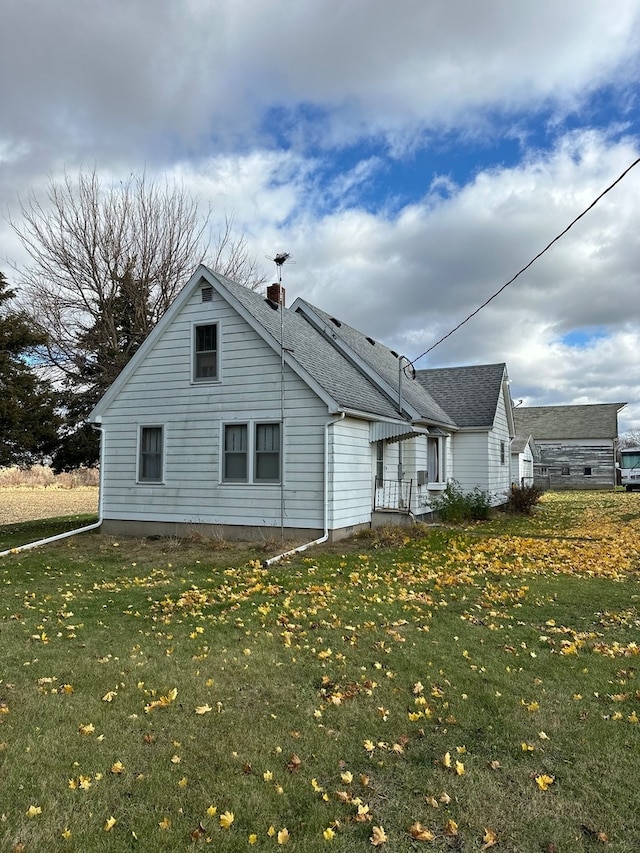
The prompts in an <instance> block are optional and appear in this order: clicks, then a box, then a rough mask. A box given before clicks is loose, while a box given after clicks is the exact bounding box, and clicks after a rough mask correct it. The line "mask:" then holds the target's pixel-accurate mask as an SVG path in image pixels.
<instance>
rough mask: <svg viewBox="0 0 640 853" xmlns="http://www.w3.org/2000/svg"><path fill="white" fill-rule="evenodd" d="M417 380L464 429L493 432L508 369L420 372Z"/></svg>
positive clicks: (493, 366) (487, 367)
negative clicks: (481, 429) (489, 430)
mask: <svg viewBox="0 0 640 853" xmlns="http://www.w3.org/2000/svg"><path fill="white" fill-rule="evenodd" d="M417 379H418V382H419V383H420V384H421V385H422V386H423V388H425V389H426V390H427V391H428V392H429V393H430V394H431V396H432V397H433V398H434V399H435V400H436V401H437V402H438V403H439V404H440V406H442V408H443V409H445V410H446V411H447V412H448V413H449V414H450V415H451V417H452V418H453V419H454V421H455V422H456V424H457V425H458V426H459V427H460V428H464V427H468V428H470V427H476V428H478V427H482V428H486V429H491V427H492V426H493V422H494V419H495V416H496V409H497V406H498V400H499V398H500V394H501V393H502V387H503V382H504V381H505V379H506V365H505V364H504V363H500V364H477V365H471V366H468V367H440V368H432V369H431V370H418V372H417ZM507 405H509V406H510V403H509V402H508V403H507Z"/></svg>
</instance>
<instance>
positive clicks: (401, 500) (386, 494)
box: [373, 478, 413, 512]
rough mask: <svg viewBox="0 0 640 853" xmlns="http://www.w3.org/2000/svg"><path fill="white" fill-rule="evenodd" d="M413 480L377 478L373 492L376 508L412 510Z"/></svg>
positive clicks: (401, 510) (398, 510)
mask: <svg viewBox="0 0 640 853" xmlns="http://www.w3.org/2000/svg"><path fill="white" fill-rule="evenodd" d="M412 490H413V480H379V479H377V478H376V481H375V487H374V492H373V508H374V510H396V511H397V512H409V511H410V510H411V493H412Z"/></svg>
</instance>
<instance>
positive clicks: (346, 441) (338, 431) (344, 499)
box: [329, 418, 397, 528]
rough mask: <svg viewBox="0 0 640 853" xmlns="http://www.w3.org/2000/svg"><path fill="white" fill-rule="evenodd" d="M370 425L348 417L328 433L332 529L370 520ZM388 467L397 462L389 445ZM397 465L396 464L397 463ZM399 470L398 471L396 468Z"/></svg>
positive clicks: (371, 489)
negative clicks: (330, 457)
mask: <svg viewBox="0 0 640 853" xmlns="http://www.w3.org/2000/svg"><path fill="white" fill-rule="evenodd" d="M369 429H370V427H369V422H368V421H364V420H356V419H355V418H346V419H345V420H343V421H339V422H338V423H336V425H335V426H334V427H333V428H332V429H331V430H330V431H329V439H330V441H331V445H332V453H330V455H332V456H333V472H332V477H331V489H330V491H331V493H332V501H331V507H330V527H331V528H341V527H349V526H352V525H355V524H362V523H364V522H368V521H370V520H371V509H372V504H373V478H374V474H375V468H374V457H373V454H372V452H371V444H370V441H369ZM387 450H388V451H389V454H388V455H389V464H392V463H393V461H394V456H395V459H396V460H397V450H396V452H395V454H394V445H393V444H388V445H387V446H386V447H385V451H387ZM396 464H397V462H396ZM396 470H397V469H396Z"/></svg>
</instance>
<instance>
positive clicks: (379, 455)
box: [376, 441, 384, 485]
mask: <svg viewBox="0 0 640 853" xmlns="http://www.w3.org/2000/svg"><path fill="white" fill-rule="evenodd" d="M383 480H384V441H376V481H377V482H378V483H380V485H382V482H383Z"/></svg>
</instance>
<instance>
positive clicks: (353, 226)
mask: <svg viewBox="0 0 640 853" xmlns="http://www.w3.org/2000/svg"><path fill="white" fill-rule="evenodd" d="M0 8H1V9H2V28H1V31H0V212H1V213H2V215H3V218H1V219H0V268H2V269H3V270H4V271H5V273H6V274H7V275H8V277H9V279H10V281H12V283H15V281H16V280H17V278H18V274H17V272H16V271H15V266H16V265H17V267H18V270H19V268H20V266H21V264H23V263H24V262H25V258H24V256H23V255H22V254H21V249H20V247H19V245H18V244H17V242H16V239H15V237H14V236H13V233H12V231H11V229H10V228H9V226H8V225H7V223H6V220H5V217H7V216H8V215H11V214H13V215H15V212H16V210H17V200H18V198H20V197H21V198H23V199H24V198H26V197H27V196H28V195H29V194H30V193H32V192H33V193H35V194H36V195H38V194H39V193H41V192H42V189H43V188H44V187H45V186H46V184H47V183H48V181H49V179H50V178H52V177H53V178H54V179H55V178H56V177H57V176H60V175H62V174H63V173H64V171H65V170H66V171H67V172H68V173H71V174H73V173H74V172H77V170H78V169H80V168H86V167H90V168H93V167H94V166H95V168H96V169H97V170H98V171H99V172H100V173H104V174H105V175H107V176H109V177H110V178H114V177H115V178H116V179H118V178H119V177H126V176H127V175H129V174H130V173H131V172H137V171H140V170H142V169H146V170H147V173H150V174H151V175H153V176H158V177H164V176H165V175H166V176H168V177H169V179H170V180H171V179H173V178H174V177H176V178H177V179H178V180H179V181H180V182H182V183H183V184H184V185H185V186H186V187H187V188H188V189H189V190H190V191H191V192H192V193H193V194H194V196H196V197H197V198H198V199H200V200H201V201H202V204H203V209H204V207H205V206H206V205H207V204H209V203H211V204H212V205H213V210H214V230H215V229H216V228H219V227H220V226H219V223H220V222H222V221H223V220H224V217H225V215H226V216H233V217H234V222H235V225H236V226H237V227H238V229H241V230H244V232H245V234H246V237H247V241H248V245H249V248H250V249H251V251H252V252H253V253H254V254H255V256H256V257H257V258H259V259H260V261H261V262H264V267H265V271H267V272H269V274H271V271H275V267H274V266H273V264H271V263H270V262H269V261H267V260H264V261H263V259H264V258H265V256H270V257H273V255H274V254H276V253H278V252H281V251H287V252H290V253H291V255H292V256H293V258H294V259H295V262H296V263H295V265H294V264H291V265H287V266H286V267H285V269H284V276H283V280H284V284H285V286H286V288H287V299H288V301H292V300H293V299H294V298H295V297H296V296H303V297H304V298H306V299H308V300H310V301H311V302H313V303H314V304H316V305H318V306H319V307H321V308H323V309H324V310H326V311H328V312H330V313H332V314H333V315H335V316H338V317H341V318H342V319H343V320H345V321H346V322H348V323H350V324H351V325H354V326H356V327H357V328H359V329H361V330H362V331H364V332H365V333H367V334H369V335H371V336H373V337H376V338H378V339H379V340H381V341H384V342H385V343H386V344H388V345H389V346H391V347H392V348H393V349H395V350H397V351H399V352H401V353H404V354H406V355H407V356H408V357H409V358H410V359H416V358H417V357H418V356H420V355H421V354H422V353H424V352H425V351H426V350H427V349H429V348H430V347H431V346H432V345H433V344H434V343H435V342H436V341H437V340H439V339H440V338H441V337H442V336H443V335H445V334H446V333H447V332H449V331H450V330H451V329H452V328H453V327H454V326H455V325H457V324H458V323H459V322H460V321H461V320H463V319H464V318H465V317H466V316H467V315H468V314H470V313H471V312H472V311H474V310H475V309H476V308H477V307H478V306H479V305H480V304H482V303H483V302H484V301H485V300H486V299H487V298H488V297H489V296H491V295H492V294H493V293H494V292H495V291H496V290H498V289H499V288H500V287H501V286H502V285H503V284H504V283H505V282H507V281H508V280H509V279H510V278H511V277H512V276H513V275H514V274H515V273H516V272H517V271H518V270H519V269H520V268H521V267H523V266H524V265H525V264H527V263H528V262H529V261H530V260H531V259H532V258H533V257H534V255H536V254H537V253H538V252H539V251H540V250H541V249H543V248H544V246H546V245H547V243H549V242H550V241H551V240H552V239H553V238H554V237H555V236H556V235H557V234H559V233H560V232H561V231H562V230H563V229H564V228H565V227H566V226H567V225H568V224H569V223H570V222H571V221H572V220H573V219H574V218H575V217H576V216H578V214H580V213H581V212H582V211H583V210H584V209H585V208H586V207H587V206H588V205H589V204H590V203H591V202H592V201H593V200H594V199H595V198H596V197H597V196H598V195H599V194H600V193H601V192H602V191H603V190H604V189H605V188H606V187H607V186H609V185H610V184H611V183H612V182H613V181H614V180H615V179H616V178H617V177H618V176H619V175H620V174H621V173H622V172H623V171H624V170H625V169H626V168H627V167H628V166H629V165H631V164H632V163H633V162H634V161H635V160H636V159H637V158H638V157H639V156H640V0H589V2H587V3H585V2H584V0H536V2H535V3H525V2H513V0H483V2H471V0H393V2H391V0H108V2H106V0H0ZM639 198H640V165H639V166H637V167H635V168H633V169H632V170H631V171H630V172H629V173H628V175H627V176H626V177H625V178H624V179H623V180H622V181H621V182H620V183H619V184H618V185H617V186H616V187H615V188H614V189H613V190H612V191H611V192H609V193H608V194H607V195H606V196H605V197H604V198H603V199H602V201H600V202H599V204H598V205H596V206H595V207H594V208H593V210H591V211H590V212H589V213H588V214H587V215H586V216H585V217H584V218H583V219H581V220H580V222H579V223H578V224H577V225H576V226H575V227H574V228H573V229H572V230H571V231H570V232H569V233H568V234H567V235H566V236H565V237H563V238H562V240H561V241H559V242H558V243H557V244H555V245H554V247H553V248H552V249H551V250H550V251H549V252H547V253H546V254H545V255H544V257H542V258H541V259H540V260H539V261H537V262H536V263H535V264H534V265H533V266H532V267H531V268H530V269H529V270H528V271H527V272H526V273H524V274H523V275H522V276H520V277H519V278H518V279H517V280H516V282H515V283H514V284H512V285H511V286H510V287H509V288H507V289H506V290H505V291H504V292H503V293H502V294H501V295H500V296H498V297H497V298H496V299H495V300H494V301H492V302H491V304H490V305H489V306H488V307H486V308H485V309H484V310H482V311H481V312H480V313H479V314H478V315H477V316H476V317H475V318H474V319H472V320H471V321H470V322H469V323H467V324H465V325H464V326H463V327H462V328H461V329H460V330H459V331H457V332H456V333H455V334H453V335H451V337H449V338H447V340H446V341H444V342H443V343H442V344H440V345H439V346H437V347H436V348H435V349H433V350H432V351H431V352H430V353H429V354H428V355H427V356H424V357H422V358H420V359H418V361H417V362H416V366H417V367H419V368H427V367H439V366H443V365H451V366H453V365H461V364H477V363H488V362H497V361H506V363H507V366H508V369H509V373H510V376H511V379H512V386H511V387H512V395H513V398H514V401H515V402H517V401H518V400H520V399H522V400H523V401H524V403H525V404H527V405H551V404H562V403H597V402H616V401H628V403H629V405H628V406H627V407H626V409H624V410H623V411H622V412H621V414H620V429H621V431H624V430H627V429H631V428H633V429H640V290H639V285H640V206H639V205H638V199H639Z"/></svg>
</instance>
